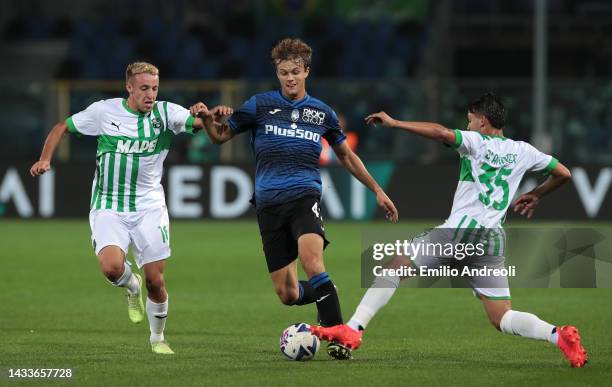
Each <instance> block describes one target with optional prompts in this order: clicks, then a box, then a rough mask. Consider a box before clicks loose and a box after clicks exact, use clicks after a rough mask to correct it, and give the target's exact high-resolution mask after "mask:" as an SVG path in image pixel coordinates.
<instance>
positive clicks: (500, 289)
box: [411, 228, 511, 300]
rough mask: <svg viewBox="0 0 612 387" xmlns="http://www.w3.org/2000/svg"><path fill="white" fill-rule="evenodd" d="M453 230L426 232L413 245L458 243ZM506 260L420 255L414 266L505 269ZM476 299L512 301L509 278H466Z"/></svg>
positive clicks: (489, 257)
mask: <svg viewBox="0 0 612 387" xmlns="http://www.w3.org/2000/svg"><path fill="white" fill-rule="evenodd" d="M452 234H453V230H451V229H439V228H435V229H432V230H429V231H428V232H425V233H423V234H421V235H419V236H417V237H415V238H414V239H412V241H411V242H413V243H418V242H421V243H442V244H444V243H456V242H454V241H453V239H454V238H453V237H452ZM504 262H505V258H504V256H500V255H482V256H472V257H467V258H465V259H463V260H458V259H456V258H454V257H449V256H436V255H433V256H432V255H425V254H418V255H416V256H415V257H414V261H413V264H414V265H415V266H416V267H417V268H418V267H426V268H429V269H436V268H440V267H444V266H448V267H451V268H462V267H464V266H467V267H469V268H470V269H481V268H483V267H488V268H491V269H504V268H505V264H504ZM465 279H466V280H467V281H468V283H469V284H470V287H471V288H472V292H473V294H474V296H475V297H477V298H480V296H484V297H485V298H487V299H489V300H510V299H511V296H510V287H509V284H508V277H506V276H496V277H493V276H491V277H471V276H467V277H466V278H465Z"/></svg>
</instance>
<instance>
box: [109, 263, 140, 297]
mask: <svg viewBox="0 0 612 387" xmlns="http://www.w3.org/2000/svg"><path fill="white" fill-rule="evenodd" d="M111 283H112V284H113V285H115V286H119V287H123V288H127V290H128V292H130V293H131V294H135V293H138V291H139V290H140V287H139V284H138V279H136V276H135V275H134V274H133V273H132V268H131V267H130V265H128V264H127V262H123V274H121V277H119V278H118V279H117V280H116V281H115V282H112V281H111Z"/></svg>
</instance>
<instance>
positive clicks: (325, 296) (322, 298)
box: [317, 293, 331, 302]
mask: <svg viewBox="0 0 612 387" xmlns="http://www.w3.org/2000/svg"><path fill="white" fill-rule="evenodd" d="M330 295H331V294H329V293H328V294H326V295H324V296H323V297H321V298H319V299H317V302H321V301H323V300H324V299H326V298H327V297H329V296H330Z"/></svg>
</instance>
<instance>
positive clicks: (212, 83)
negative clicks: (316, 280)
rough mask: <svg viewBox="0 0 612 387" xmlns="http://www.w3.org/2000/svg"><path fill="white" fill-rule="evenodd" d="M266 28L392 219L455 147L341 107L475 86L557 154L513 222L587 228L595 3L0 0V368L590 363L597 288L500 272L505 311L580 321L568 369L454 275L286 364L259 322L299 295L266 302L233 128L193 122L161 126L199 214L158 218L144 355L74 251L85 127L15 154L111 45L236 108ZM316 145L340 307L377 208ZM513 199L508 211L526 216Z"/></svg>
mask: <svg viewBox="0 0 612 387" xmlns="http://www.w3.org/2000/svg"><path fill="white" fill-rule="evenodd" d="M286 36H295V37H301V38H303V39H304V40H305V41H306V42H307V43H309V44H310V45H311V46H312V47H313V49H314V56H313V68H312V71H311V76H310V78H309V80H308V83H307V91H308V92H309V94H311V95H313V96H316V97H318V98H320V99H322V100H324V101H326V102H327V103H329V104H330V105H331V106H332V107H333V108H334V109H335V110H336V111H337V112H338V113H339V114H340V115H342V117H344V120H345V125H346V126H345V129H346V131H348V132H350V133H352V134H351V138H352V139H351V143H352V144H353V146H354V147H355V148H356V150H357V152H358V154H359V155H360V156H361V157H362V158H363V159H364V161H365V162H366V164H367V166H368V168H369V169H370V171H371V172H372V173H373V174H374V176H375V177H376V179H377V180H378V181H379V182H380V184H381V185H382V186H383V187H384V188H385V189H386V190H387V192H388V193H389V196H390V197H391V198H392V199H393V200H394V201H395V203H396V204H397V206H398V208H399V210H400V219H401V222H402V224H404V225H406V226H408V227H419V228H424V227H430V226H433V225H435V224H437V223H439V222H440V221H441V220H442V219H443V218H444V217H445V216H446V215H447V214H448V212H449V210H450V207H451V198H452V194H453V192H454V190H455V186H456V182H457V173H458V162H457V161H458V160H457V156H456V154H455V153H454V152H453V151H452V150H450V149H447V148H445V147H443V146H440V145H439V144H436V143H433V142H427V141H425V140H423V139H420V138H418V137H416V136H411V135H408V134H405V133H402V132H400V131H395V130H385V129H381V128H372V127H367V126H366V125H364V123H363V117H364V116H365V115H366V114H368V113H370V112H373V111H377V110H379V109H385V110H386V111H387V112H389V113H390V114H392V115H396V116H397V117H398V118H402V119H410V120H429V121H438V122H440V123H442V124H444V125H446V126H448V127H455V128H464V127H465V126H466V117H465V115H466V112H465V106H466V104H467V103H468V101H469V100H471V99H472V98H475V97H477V96H479V95H480V94H482V93H483V92H486V91H489V90H493V91H496V92H498V93H499V94H501V95H503V96H504V97H505V99H506V102H507V105H508V106H509V109H510V114H509V125H508V127H507V135H508V136H510V137H514V138H518V139H521V140H527V141H530V142H532V143H534V144H535V145H536V146H538V147H540V149H542V150H543V151H546V152H550V153H552V154H554V155H555V156H557V157H558V158H559V159H560V160H562V161H563V162H564V163H565V164H566V165H568V166H570V167H571V170H572V173H573V177H574V178H573V180H572V182H571V183H570V184H567V185H566V186H565V187H563V188H562V189H561V190H560V191H559V192H555V193H554V194H553V195H551V196H550V197H549V198H547V199H546V200H544V201H543V202H542V204H541V207H540V208H539V209H538V212H537V213H536V219H538V220H544V221H546V222H535V225H536V227H544V228H545V227H572V226H574V225H581V226H588V227H598V230H600V231H601V232H602V233H603V234H604V235H609V233H610V223H609V222H610V221H612V197H611V194H610V187H611V184H612V141H611V140H610V137H611V136H610V134H609V133H610V130H611V129H612V109H610V107H609V106H610V105H611V102H612V81H611V79H612V78H611V75H612V55H611V54H612V40H610V36H612V3H610V2H609V1H606V0H583V1H579V0H548V1H546V0H533V1H532V0H513V1H505V0H455V1H451V0H438V1H425V0H389V1H381V0H379V1H377V0H327V1H326V0H261V1H254V0H234V1H223V0H211V1H198V0H175V1H164V0H148V1H144V0H82V1H68V0H54V1H45V0H0V50H1V52H2V55H1V56H0V89H1V90H2V92H1V93H0V117H2V119H1V120H0V136H1V138H2V140H1V141H0V247H2V250H1V252H0V263H1V264H2V267H1V268H0V279H1V281H0V282H1V283H2V286H1V287H0V289H1V291H2V294H3V295H4V298H3V300H4V303H3V305H4V307H5V308H4V313H3V314H2V316H1V317H0V384H1V383H2V382H3V381H4V380H3V378H4V375H3V373H4V372H5V371H6V369H7V368H8V367H50V366H53V367H62V368H65V367H72V368H74V370H75V375H76V376H75V379H74V381H75V383H76V385H104V386H108V385H111V384H127V383H129V384H131V385H164V386H167V385H203V384H207V385H223V386H228V385H266V386H270V385H317V386H319V385H320V384H321V382H322V381H323V382H325V383H326V384H330V385H369V386H372V385H387V386H388V385H406V384H410V383H413V384H415V385H461V384H463V385H483V386H490V385H491V381H492V380H494V381H495V383H496V384H499V385H508V386H516V385H521V386H523V385H533V386H543V385H555V386H559V385H572V386H575V385H582V384H585V383H586V384H590V385H607V384H609V375H610V372H611V368H610V367H611V365H612V352H611V351H610V348H612V344H611V342H610V334H609V325H610V324H609V321H610V319H611V318H612V309H610V308H609V307H607V306H606V305H607V304H606V302H609V299H610V289H513V296H514V300H513V302H514V303H515V305H516V306H517V308H518V309H520V310H530V311H534V312H536V313H537V314H538V315H540V316H541V317H542V318H544V319H546V320H549V321H551V322H553V323H559V324H567V323H572V324H576V325H577V326H578V327H580V329H581V330H582V332H583V337H584V343H585V346H586V347H587V349H588V350H589V356H590V360H591V359H592V360H591V367H590V368H587V369H584V370H573V369H570V368H569V367H568V366H567V364H566V363H565V361H564V360H562V358H561V356H560V354H559V353H558V351H557V350H556V349H554V348H551V347H550V346H548V345H547V343H534V342H532V341H528V340H520V339H517V338H515V337H510V336H507V335H500V334H499V333H498V332H496V331H495V330H494V329H492V328H491V327H490V325H489V323H488V322H487V321H486V318H485V316H484V314H483V312H482V308H481V306H480V305H479V303H478V302H476V301H474V299H473V298H472V297H471V296H470V292H469V290H467V289H402V290H406V291H398V293H397V294H396V296H395V299H394V300H393V301H392V302H391V303H390V304H389V305H388V306H387V307H386V309H385V310H384V311H383V313H381V315H380V318H377V319H375V321H374V322H373V323H372V325H371V328H372V329H369V331H368V333H367V335H366V336H367V337H366V342H365V344H364V346H363V349H361V350H359V352H358V353H356V356H355V357H356V359H355V360H354V361H353V362H351V363H350V364H346V363H339V362H330V361H328V359H327V357H326V356H325V354H324V353H321V354H319V355H318V356H317V358H316V359H315V360H314V361H312V362H310V363H309V364H293V363H290V362H285V361H281V359H282V357H281V354H280V353H279V351H278V348H277V346H278V336H279V334H280V332H282V330H283V329H284V328H285V327H286V326H287V325H289V324H290V323H292V322H296V321H306V322H312V321H313V320H314V308H311V307H305V308H287V307H285V306H283V305H281V304H280V303H279V302H278V301H277V299H276V296H275V295H274V292H273V289H272V286H271V284H270V283H269V280H268V278H267V275H266V271H265V263H264V258H263V253H262V251H261V247H260V238H259V234H258V232H257V225H256V223H255V220H254V219H252V217H253V210H252V209H251V208H250V206H249V204H248V199H249V198H250V192H251V190H252V183H253V174H254V167H253V162H252V161H253V155H252V152H251V150H250V147H249V138H248V136H247V135H244V136H240V137H239V138H237V139H235V140H233V141H232V142H230V143H228V144H225V145H223V146H222V147H218V146H216V145H212V144H209V143H208V142H207V141H206V138H205V136H203V135H196V136H194V137H190V136H187V135H184V136H178V137H176V138H175V142H174V147H173V150H172V152H171V154H170V155H169V157H168V160H167V162H166V176H165V178H164V187H165V189H166V196H167V203H168V209H169V212H170V216H171V217H172V218H174V219H179V218H186V219H199V221H197V222H193V221H182V220H174V221H173V222H172V244H173V246H172V248H173V258H172V259H171V260H170V261H169V265H168V270H167V273H166V279H167V283H168V288H169V289H170V292H171V293H172V296H171V298H172V300H173V301H172V306H171V316H170V318H169V321H168V326H167V337H168V339H169V340H170V341H171V343H172V344H173V348H174V349H175V350H176V351H177V356H176V357H175V358H173V359H171V360H168V359H167V358H164V359H160V358H159V357H154V356H153V355H152V354H150V353H149V347H148V342H147V340H146V338H147V330H148V327H147V326H146V324H144V325H143V324H141V325H139V326H133V325H131V324H130V323H129V322H128V320H127V318H126V316H124V315H123V314H124V310H123V308H125V306H124V300H123V298H122V297H121V296H122V292H121V291H120V290H117V289H111V288H110V286H109V285H108V284H107V283H106V281H104V280H103V277H102V276H101V275H100V273H99V272H98V270H97V267H96V262H95V258H94V255H93V254H92V252H91V250H90V248H91V245H90V240H89V235H90V232H89V227H88V224H87V214H88V212H89V195H90V187H91V179H92V177H93V173H94V168H95V149H96V141H95V139H92V138H86V137H76V136H70V138H66V139H65V140H64V142H63V143H62V144H61V145H60V147H59V149H58V152H57V154H56V158H55V160H54V167H55V168H54V169H53V170H52V171H51V172H49V173H47V174H45V175H43V176H42V177H41V178H38V179H33V178H31V177H30V176H29V174H28V170H29V168H30V166H31V164H32V163H33V162H34V161H35V160H37V159H38V157H39V154H40V150H41V147H42V144H43V141H44V138H45V136H46V135H47V133H48V131H49V130H50V129H51V127H52V126H53V124H54V123H56V122H57V121H59V120H64V119H65V118H66V117H67V116H68V115H70V114H72V113H75V112H77V111H80V110H82V109H84V108H85V107H86V106H87V105H89V104H90V103H92V102H94V101H96V100H99V99H103V98H109V97H117V96H125V95H126V92H125V90H124V80H123V77H124V70H125V67H126V64H127V63H129V62H132V61H135V60H146V61H150V62H152V63H155V64H157V65H158V66H159V67H160V69H161V90H160V95H159V98H160V99H162V100H170V101H173V102H176V103H180V104H182V105H184V106H189V105H190V104H191V103H193V102H196V101H200V100H201V101H204V102H205V103H207V104H208V105H209V106H210V105H215V104H218V103H225V104H229V105H232V106H234V107H237V106H239V105H240V104H242V102H243V101H244V100H245V99H246V98H248V97H249V96H250V95H252V94H254V93H257V92H260V91H264V90H267V89H270V88H276V87H277V80H276V78H275V74H274V70H273V67H272V65H271V63H270V59H269V57H270V50H271V48H272V46H273V44H274V43H275V42H276V41H277V40H279V39H280V38H283V37H286ZM321 164H322V167H323V169H322V174H323V179H324V198H323V210H324V216H325V219H326V221H327V222H328V227H326V228H327V230H328V233H329V234H328V237H329V238H330V239H331V240H332V244H331V245H330V247H329V248H328V249H327V251H326V267H327V270H328V271H329V272H330V273H333V276H334V282H335V284H336V285H337V286H338V288H339V289H340V296H341V300H342V305H343V309H344V314H345V318H346V317H349V316H350V314H351V312H352V310H353V308H354V306H355V305H357V303H358V302H359V299H360V297H361V296H362V294H363V289H361V288H360V278H361V275H362V273H361V272H360V265H359V256H360V248H361V241H360V239H361V233H362V232H363V231H364V230H365V229H366V228H367V227H374V228H375V229H376V230H387V229H388V230H391V229H393V230H397V229H396V227H399V226H397V225H390V224H383V223H382V222H372V223H370V222H369V220H375V221H378V220H382V216H381V214H380V213H377V212H376V206H375V203H374V199H373V198H372V197H371V196H369V195H368V194H367V193H366V192H365V190H364V189H363V188H362V187H361V186H360V185H359V184H356V183H355V181H354V180H352V179H351V178H350V177H349V175H348V173H347V172H346V171H344V170H343V169H342V168H341V167H339V166H338V165H336V163H335V162H334V160H333V157H330V156H329V154H326V155H324V156H323V157H322V160H321ZM541 178H542V177H541V176H529V177H528V178H527V179H526V180H525V181H524V183H523V186H522V189H523V190H526V189H529V188H530V187H532V186H533V185H534V184H536V183H537V181H538V180H541ZM22 218H52V219H51V220H22ZM56 218H74V220H73V219H56ZM234 218H251V219H243V220H234ZM517 218H518V217H516V216H512V215H510V223H511V224H512V225H517V224H518V225H519V226H521V225H524V224H525V223H517V222H515V220H516V219H517ZM218 219H229V220H228V221H218ZM335 219H337V220H365V221H366V222H352V221H350V222H335V223H334V222H331V221H330V220H335ZM421 220H423V221H421ZM590 251H591V250H589V251H586V252H585V254H589V253H590ZM602 256H609V254H607V255H606V252H604V253H603V254H602ZM602 286H609V284H607V285H605V284H604V285H602ZM606 300H608V301H606ZM441 370H443V371H442V372H441ZM575 371H579V372H575ZM29 381H31V380H29ZM24 383H25V381H24Z"/></svg>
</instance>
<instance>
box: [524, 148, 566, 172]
mask: <svg viewBox="0 0 612 387" xmlns="http://www.w3.org/2000/svg"><path fill="white" fill-rule="evenodd" d="M527 145H528V152H529V157H528V159H529V162H530V166H529V168H528V170H529V171H533V172H542V173H545V174H549V173H550V172H551V171H552V170H553V169H555V167H556V166H557V164H559V160H557V159H556V158H554V157H552V156H551V155H547V154H546V153H543V152H540V151H539V150H538V149H536V148H535V147H534V146H533V145H530V144H527Z"/></svg>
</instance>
